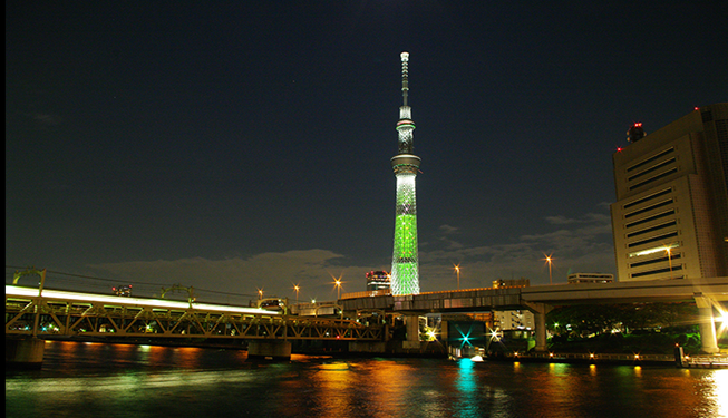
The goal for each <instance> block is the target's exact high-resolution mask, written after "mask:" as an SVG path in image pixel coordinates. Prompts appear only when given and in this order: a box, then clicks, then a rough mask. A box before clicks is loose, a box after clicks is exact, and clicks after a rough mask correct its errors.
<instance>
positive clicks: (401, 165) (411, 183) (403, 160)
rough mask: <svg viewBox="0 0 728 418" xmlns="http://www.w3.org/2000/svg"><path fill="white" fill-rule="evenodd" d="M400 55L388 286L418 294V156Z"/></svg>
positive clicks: (405, 58)
mask: <svg viewBox="0 0 728 418" xmlns="http://www.w3.org/2000/svg"><path fill="white" fill-rule="evenodd" d="M400 58H401V60H402V101H403V103H402V106H400V107H399V121H397V133H398V136H399V153H398V154H397V155H395V156H394V157H392V159H391V162H392V169H393V170H394V175H395V177H396V178H397V210H396V217H395V224H394V250H393V251H392V273H391V289H392V294H394V295H405V294H418V293H420V281H419V261H418V256H417V196H416V187H415V178H416V177H417V172H418V170H419V167H420V157H418V156H416V155H414V154H413V152H414V130H415V123H414V121H413V120H412V119H411V118H412V109H411V108H410V107H409V105H408V104H407V96H408V92H409V75H408V64H409V52H402V53H401V54H400Z"/></svg>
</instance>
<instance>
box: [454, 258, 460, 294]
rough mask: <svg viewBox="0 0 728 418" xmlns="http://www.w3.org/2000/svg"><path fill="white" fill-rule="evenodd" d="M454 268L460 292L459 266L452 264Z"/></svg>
mask: <svg viewBox="0 0 728 418" xmlns="http://www.w3.org/2000/svg"><path fill="white" fill-rule="evenodd" d="M453 266H455V274H457V276H458V290H460V264H453Z"/></svg>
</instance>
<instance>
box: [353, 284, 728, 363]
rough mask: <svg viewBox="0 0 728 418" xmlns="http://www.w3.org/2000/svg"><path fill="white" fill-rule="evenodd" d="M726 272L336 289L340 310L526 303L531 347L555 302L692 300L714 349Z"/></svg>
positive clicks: (417, 310) (727, 295) (726, 296)
mask: <svg viewBox="0 0 728 418" xmlns="http://www.w3.org/2000/svg"><path fill="white" fill-rule="evenodd" d="M726 301H728V277H716V278H706V279H684V280H666V281H644V282H616V283H580V284H558V285H539V286H506V287H502V288H486V289H467V290H449V291H442V292H427V293H420V294H417V295H397V296H393V295H382V294H378V295H371V294H369V295H367V292H359V293H353V294H345V295H342V300H340V301H339V303H340V304H341V305H342V307H343V309H344V311H362V310H381V311H385V312H399V313H402V314H405V315H407V314H409V315H421V314H426V313H445V312H478V311H502V310H519V309H528V310H530V311H532V312H533V313H534V316H535V322H536V324H535V327H536V329H535V334H536V349H537V350H545V349H546V327H545V325H546V322H545V321H546V313H548V312H549V311H550V310H551V309H552V308H553V307H554V306H558V305H578V304H609V303H637V302H695V303H696V304H697V306H698V309H699V311H700V314H701V321H700V324H699V325H700V331H701V336H702V337H703V338H702V341H703V349H704V350H705V351H707V352H715V351H718V346H717V339H716V333H715V318H714V313H713V311H714V309H716V310H725V302H726Z"/></svg>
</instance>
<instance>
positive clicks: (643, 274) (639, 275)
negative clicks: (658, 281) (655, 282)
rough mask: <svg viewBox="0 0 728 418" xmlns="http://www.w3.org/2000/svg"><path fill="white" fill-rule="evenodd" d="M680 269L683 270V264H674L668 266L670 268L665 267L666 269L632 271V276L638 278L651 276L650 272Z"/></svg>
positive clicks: (656, 272)
mask: <svg viewBox="0 0 728 418" xmlns="http://www.w3.org/2000/svg"><path fill="white" fill-rule="evenodd" d="M680 270H682V264H678V265H676V266H672V268H669V267H668V268H664V269H657V270H650V271H643V272H640V273H632V274H630V276H631V277H632V278H633V279H634V278H637V277H642V276H649V275H650V274H660V273H668V272H673V271H680Z"/></svg>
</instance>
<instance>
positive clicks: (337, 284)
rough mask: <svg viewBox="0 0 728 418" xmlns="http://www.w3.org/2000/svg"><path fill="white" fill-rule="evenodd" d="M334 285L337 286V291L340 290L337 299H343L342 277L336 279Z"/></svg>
mask: <svg viewBox="0 0 728 418" xmlns="http://www.w3.org/2000/svg"><path fill="white" fill-rule="evenodd" d="M334 285H335V286H336V289H337V291H338V292H337V294H336V299H337V300H338V299H341V278H339V279H336V280H335V281H334Z"/></svg>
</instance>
